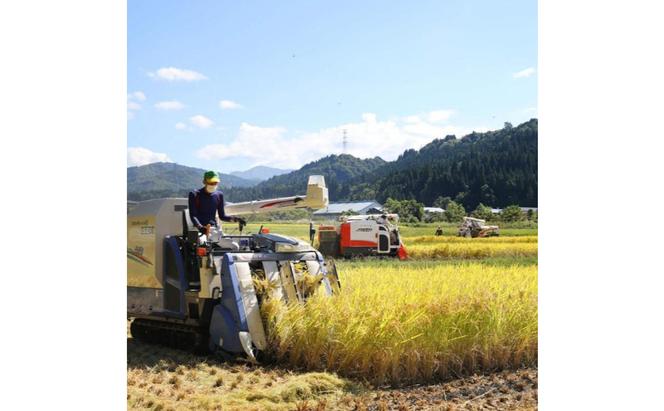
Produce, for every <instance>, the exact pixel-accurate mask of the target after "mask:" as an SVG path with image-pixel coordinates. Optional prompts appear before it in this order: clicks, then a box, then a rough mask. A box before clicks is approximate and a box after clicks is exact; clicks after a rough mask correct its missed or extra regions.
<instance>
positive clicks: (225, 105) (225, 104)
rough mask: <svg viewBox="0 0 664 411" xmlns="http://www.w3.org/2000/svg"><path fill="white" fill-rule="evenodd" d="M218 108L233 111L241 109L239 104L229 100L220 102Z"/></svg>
mask: <svg viewBox="0 0 664 411" xmlns="http://www.w3.org/2000/svg"><path fill="white" fill-rule="evenodd" d="M219 108H221V109H222V110H234V109H238V108H243V107H242V105H241V104H238V103H236V102H234V101H231V100H221V101H220V102H219Z"/></svg>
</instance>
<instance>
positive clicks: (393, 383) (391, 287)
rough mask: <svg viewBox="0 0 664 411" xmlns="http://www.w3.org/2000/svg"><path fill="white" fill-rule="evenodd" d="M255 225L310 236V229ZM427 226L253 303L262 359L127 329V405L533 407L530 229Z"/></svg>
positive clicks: (533, 248) (533, 255) (534, 247)
mask: <svg viewBox="0 0 664 411" xmlns="http://www.w3.org/2000/svg"><path fill="white" fill-rule="evenodd" d="M264 224H265V227H268V228H269V229H270V231H271V232H273V233H281V234H285V235H290V236H294V237H299V238H302V239H304V240H308V224H302V223H300V224H294V223H264ZM259 226H260V224H254V225H250V226H249V228H250V230H249V232H257V231H258V228H259ZM435 226H436V225H435V224H432V225H429V226H425V227H423V226H419V227H407V226H406V227H402V230H401V233H402V237H403V239H404V243H405V245H406V248H407V249H408V252H409V255H410V257H411V258H410V259H409V260H408V261H398V260H395V259H385V258H382V259H379V258H360V259H354V260H338V261H337V268H338V271H339V275H340V280H341V284H342V289H341V292H340V293H339V294H338V295H335V296H334V297H333V298H322V297H321V296H314V297H313V298H311V299H309V301H308V302H307V304H304V305H286V304H284V303H282V302H278V301H267V302H266V303H264V304H263V306H262V313H263V317H264V323H265V325H266V327H267V331H268V335H269V341H268V343H269V349H268V352H267V356H268V361H267V362H266V363H264V364H262V365H248V364H238V363H225V362H222V361H220V360H219V359H216V358H211V357H200V356H195V355H193V354H190V353H186V352H183V351H179V350H174V349H169V348H165V347H158V346H152V345H149V344H145V343H141V342H138V341H134V340H133V339H132V338H131V337H128V340H127V342H128V360H129V362H128V376H127V378H128V382H127V384H128V397H127V405H128V409H150V410H157V409H161V410H170V409H173V410H179V409H208V410H215V409H224V410H226V409H228V410H235V409H237V410H246V409H255V410H296V409H297V410H306V409H312V410H313V409H321V410H322V409H340V410H353V409H455V408H460V409H463V408H470V409H484V408H498V409H502V408H510V409H513V408H522V407H526V408H533V407H536V406H537V352H538V348H537V347H538V340H537V332H538V325H537V313H538V308H537V252H538V241H537V229H536V228H534V229H533V228H532V227H526V228H513V229H511V230H513V231H515V232H516V234H514V235H506V233H505V230H503V229H502V228H501V236H499V237H491V238H475V239H468V238H462V237H456V236H455V235H452V231H450V230H451V229H453V227H444V228H443V229H444V231H445V234H447V235H445V236H440V237H435V236H432V234H433V232H434V231H435ZM448 228H449V230H448ZM413 384H416V385H415V386H413ZM418 387H419V388H418Z"/></svg>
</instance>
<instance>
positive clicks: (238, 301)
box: [127, 176, 339, 361]
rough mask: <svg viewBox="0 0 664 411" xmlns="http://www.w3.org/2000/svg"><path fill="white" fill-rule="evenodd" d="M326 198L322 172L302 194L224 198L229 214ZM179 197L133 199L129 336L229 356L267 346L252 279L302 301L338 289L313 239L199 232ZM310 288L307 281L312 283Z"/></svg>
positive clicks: (315, 204)
mask: <svg viewBox="0 0 664 411" xmlns="http://www.w3.org/2000/svg"><path fill="white" fill-rule="evenodd" d="M327 204H328V193H327V188H326V186H325V180H324V178H323V176H310V177H309V182H308V185H307V194H306V196H293V197H285V198H275V199H270V200H260V201H250V202H244V203H236V204H227V205H226V213H227V214H228V215H236V216H237V215H243V214H251V213H262V212H268V211H274V210H284V209H292V208H304V207H307V208H312V209H319V208H323V207H326V206H327ZM187 207H188V206H187V199H185V198H164V199H156V200H147V201H142V202H139V203H138V204H136V205H135V206H134V207H133V208H132V209H131V210H130V211H129V212H128V218H127V316H128V318H130V319H133V321H132V323H131V334H132V336H133V337H135V338H137V339H139V340H144V341H148V342H153V343H162V344H168V345H172V346H176V347H179V348H192V349H195V350H196V351H198V352H217V353H220V354H222V356H224V357H227V358H233V357H236V356H246V357H247V358H249V359H250V360H253V361H256V356H257V355H259V354H260V353H261V351H263V350H264V349H265V348H266V335H265V328H264V325H263V321H262V319H261V313H260V305H261V303H262V299H263V298H265V297H264V296H263V295H261V294H260V292H258V293H257V290H256V289H255V287H254V280H257V281H259V282H260V281H262V282H263V284H266V283H267V282H269V286H268V287H266V288H267V291H266V292H267V293H268V294H267V295H268V296H269V297H270V298H276V299H281V300H284V301H287V302H300V303H303V302H305V301H306V299H307V298H308V297H310V296H311V295H313V293H314V292H316V291H317V290H318V289H320V292H324V293H326V294H327V295H332V294H333V293H334V292H335V291H336V290H338V289H339V288H338V287H339V279H338V276H337V273H336V268H335V267H334V263H333V262H331V261H330V262H326V261H325V260H324V259H323V256H322V255H321V253H320V252H318V251H317V250H316V249H314V248H312V247H311V246H310V245H309V244H307V243H305V242H302V241H300V240H297V239H294V238H291V237H286V236H282V235H276V234H266V233H263V232H262V231H261V232H259V233H257V234H251V235H242V228H243V227H242V226H240V234H239V235H222V234H221V233H220V232H219V231H213V232H212V233H210V234H209V237H208V236H206V235H204V234H200V233H199V231H198V230H197V229H196V227H195V226H194V224H192V222H191V220H190V218H189V212H188V208H187ZM312 282H313V284H314V286H311V284H312Z"/></svg>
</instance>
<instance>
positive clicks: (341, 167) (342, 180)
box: [226, 154, 386, 201]
mask: <svg viewBox="0 0 664 411" xmlns="http://www.w3.org/2000/svg"><path fill="white" fill-rule="evenodd" d="M384 164H386V161H385V160H383V159H382V158H380V157H374V158H367V159H359V158H357V157H353V156H351V155H349V154H341V155H334V154H333V155H329V156H327V157H323V158H321V159H319V160H316V161H313V162H311V163H309V164H306V165H305V166H303V167H302V168H300V169H299V170H295V171H292V172H290V173H288V174H282V175H279V176H275V177H272V178H270V179H268V180H265V181H263V182H261V183H260V184H257V185H256V186H254V187H249V188H236V189H233V190H228V191H226V195H227V197H228V199H229V200H230V201H247V200H254V199H260V198H273V197H284V196H291V195H294V194H304V192H305V190H306V187H307V180H308V179H309V176H310V175H314V174H318V175H323V176H324V177H325V183H326V185H327V187H328V191H329V194H330V198H332V199H335V200H334V201H337V200H336V199H339V198H345V197H347V196H348V195H349V194H350V186H349V185H348V182H349V181H351V180H352V179H354V178H357V177H359V176H360V175H370V174H371V172H372V171H373V170H376V169H377V168H379V167H381V166H383V165H384Z"/></svg>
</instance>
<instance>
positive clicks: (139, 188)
mask: <svg viewBox="0 0 664 411" xmlns="http://www.w3.org/2000/svg"><path fill="white" fill-rule="evenodd" d="M206 171H207V170H203V169H201V168H194V167H187V166H183V165H180V164H176V163H152V164H147V165H144V166H136V167H127V199H128V200H135V201H140V200H148V199H151V198H160V197H183V196H186V195H187V194H188V193H189V191H191V190H192V189H194V188H197V187H200V186H202V185H203V184H202V179H203V173H205V172H206ZM220 177H221V187H222V188H224V189H229V188H232V187H249V186H252V185H254V184H256V183H257V182H256V181H251V180H246V179H243V178H240V177H237V176H234V175H231V174H221V173H220Z"/></svg>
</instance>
